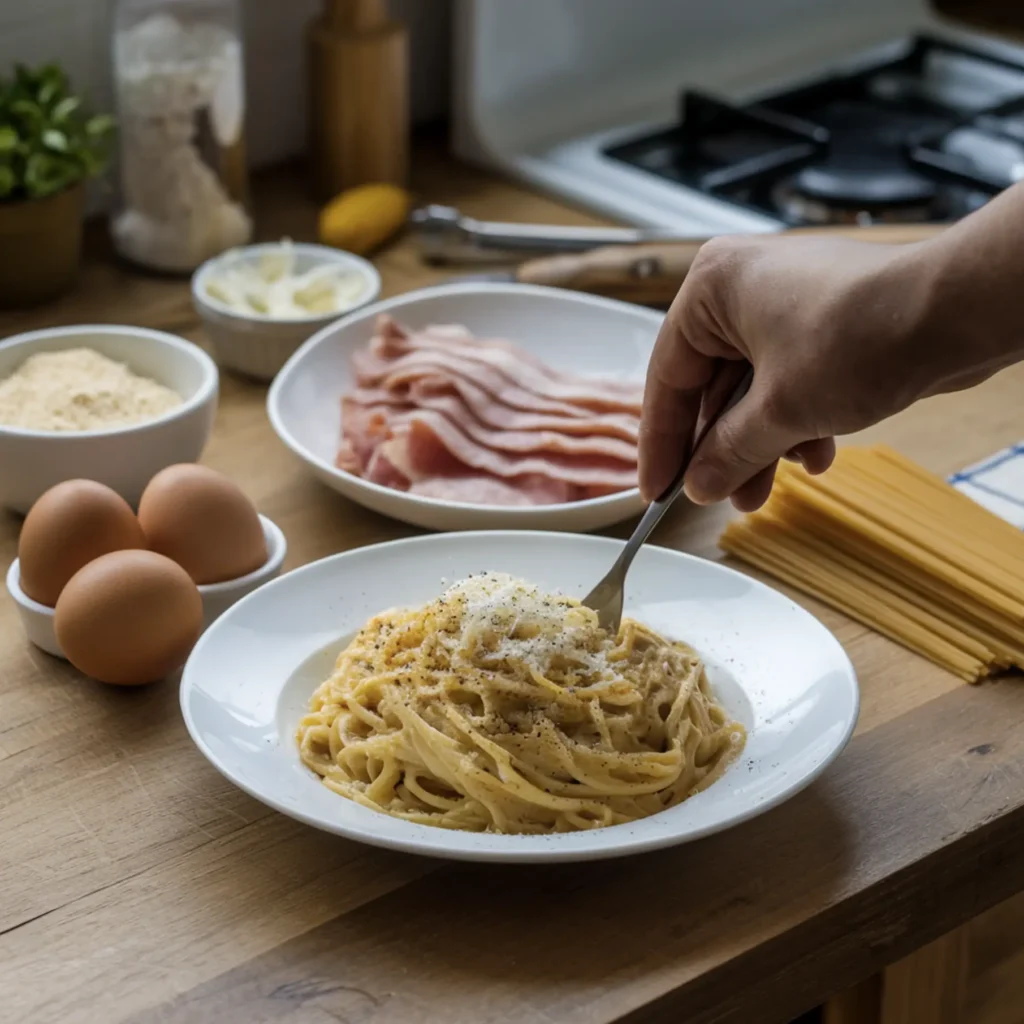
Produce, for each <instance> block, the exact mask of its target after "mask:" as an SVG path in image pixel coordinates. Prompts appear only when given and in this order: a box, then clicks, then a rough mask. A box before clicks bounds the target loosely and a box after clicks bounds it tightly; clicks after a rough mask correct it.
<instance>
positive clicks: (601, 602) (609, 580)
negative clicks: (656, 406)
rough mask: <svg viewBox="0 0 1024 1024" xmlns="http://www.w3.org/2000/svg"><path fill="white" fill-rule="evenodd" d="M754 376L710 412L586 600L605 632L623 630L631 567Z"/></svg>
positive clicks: (750, 374) (747, 377)
mask: <svg viewBox="0 0 1024 1024" xmlns="http://www.w3.org/2000/svg"><path fill="white" fill-rule="evenodd" d="M753 377H754V371H753V368H752V367H751V368H750V369H748V370H747V372H746V373H745V374H744V375H743V377H742V378H741V379H740V381H739V383H738V384H737V385H736V387H735V388H734V389H733V391H732V393H731V394H730V395H729V398H728V399H727V400H726V402H725V403H724V404H723V405H722V406H721V408H720V409H718V410H717V412H715V413H713V414H712V413H709V415H708V418H707V420H706V421H705V422H704V425H703V426H702V427H701V429H700V430H699V431H698V432H697V436H696V437H695V438H694V441H693V444H691V445H690V448H689V451H688V452H686V454H685V456H684V458H683V461H682V465H680V467H679V470H678V471H677V472H676V475H675V477H674V478H673V480H672V483H671V484H669V486H668V489H667V490H666V491H665V493H664V494H662V496H661V497H660V498H657V499H656V500H655V501H652V502H651V503H650V505H648V506H647V511H646V512H644V514H643V517H642V518H641V520H640V522H639V523H638V524H637V527H636V529H635V530H634V531H633V536H632V537H630V538H629V540H628V541H626V546H625V547H624V548H623V549H622V553H621V554H620V555H619V557H618V558H616V559H615V564H614V565H613V566H612V567H611V568H610V569H609V570H608V572H607V573H606V574H605V577H604V579H602V580H601V582H600V583H598V585H597V586H596V587H594V589H593V590H591V592H590V593H589V594H587V596H586V597H585V598H583V604H584V606H585V607H587V608H592V609H593V610H594V611H595V612H597V622H598V625H599V626H600V627H601V628H602V629H606V630H608V632H610V633H617V632H618V631H619V624H620V623H621V622H622V602H623V594H624V591H625V587H626V573H627V572H629V567H630V565H631V564H632V562H633V559H634V558H635V557H636V553H637V552H638V551H639V550H640V547H641V545H642V544H643V543H644V541H645V540H647V538H648V537H649V536H650V535H651V532H652V531H653V530H654V528H655V527H656V526H657V525H658V523H659V522H660V521H661V517H662V516H663V515H664V514H665V513H666V512H667V511H668V509H669V506H671V504H672V502H674V501H675V500H676V498H678V497H679V493H680V491H682V489H683V480H684V478H685V477H686V471H687V469H689V467H690V460H691V459H692V458H693V455H694V453H695V452H696V451H697V449H698V448H699V447H700V446H701V443H702V442H703V441H704V438H705V437H707V435H708V431H709V430H710V429H711V428H712V427H713V426H714V424H715V423H716V422H717V421H718V419H719V417H721V416H723V415H724V414H725V413H726V412H728V411H729V410H730V409H731V408H732V407H733V406H734V405H735V404H736V403H737V402H738V401H739V400H740V399H741V398H742V397H743V396H744V395H745V394H746V393H747V390H748V389H749V387H750V382H751V381H752V380H753Z"/></svg>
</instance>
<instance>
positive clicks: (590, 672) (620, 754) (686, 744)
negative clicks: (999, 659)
mask: <svg viewBox="0 0 1024 1024" xmlns="http://www.w3.org/2000/svg"><path fill="white" fill-rule="evenodd" d="M744 737H745V734H744V731H743V727H742V726H741V725H739V724H738V723H736V722H733V721H732V720H731V719H730V718H729V716H728V714H727V713H726V712H725V710H724V709H723V708H722V707H721V706H720V705H719V704H718V703H717V702H716V701H715V699H714V696H713V694H712V692H711V688H710V686H709V684H708V681H707V678H706V675H705V672H704V667H703V665H702V663H701V661H700V659H699V657H698V656H697V654H696V653H695V652H694V651H693V650H692V649H691V648H689V647H687V646H686V645H685V644H682V643H677V642H670V641H667V640H664V639H662V638H661V637H660V636H658V635H657V634H656V633H654V632H653V631H652V630H650V629H648V628H647V627H645V626H643V625H641V624H640V623H638V622H635V621H632V620H628V619H627V620H625V621H624V622H623V623H622V627H621V629H620V630H619V633H618V635H617V636H611V635H609V634H608V633H607V632H605V631H604V630H602V629H600V628H599V627H598V625H597V618H596V615H595V614H594V613H593V612H592V611H590V610H589V609H587V608H583V607H582V606H581V605H580V604H579V602H578V601H575V600H573V599H571V598H567V597H561V596H552V595H546V594H544V593H542V592H540V591H539V590H538V589H537V588H536V587H533V586H530V585H528V584H525V583H522V582H521V581H518V580H515V579H512V578H511V577H509V576H505V575H501V574H491V573H485V574H483V575H481V576H477V577H471V578H470V579H468V580H466V581H463V582H461V583H459V584H456V585H455V586H454V587H452V588H451V589H449V590H448V591H447V592H446V593H444V594H443V595H442V596H441V597H439V598H438V599H437V600H435V601H433V602H431V603H430V604H428V605H426V606H425V607H423V608H419V609H415V610H411V611H408V610H396V611H390V612H385V613H383V614H381V615H378V616H376V617H375V618H373V619H371V620H370V621H369V622H368V623H367V624H366V625H365V626H364V627H363V629H362V630H360V632H359V633H358V634H357V635H356V636H355V638H354V639H353V640H352V641H351V643H350V644H349V645H348V647H346V649H345V650H344V651H342V653H341V654H340V655H339V656H338V660H337V663H336V666H335V669H334V672H333V674H332V675H331V677H330V678H329V679H327V680H326V681H325V682H324V683H323V684H321V686H320V687H319V688H318V689H317V691H316V692H315V693H314V695H313V697H312V699H311V702H310V713H309V714H308V715H306V716H305V717H304V718H303V719H302V722H301V723H300V725H299V729H298V742H299V747H300V751H301V756H302V760H303V761H304V762H305V764H306V765H307V766H308V767H309V768H311V769H312V770H313V771H314V772H316V773H317V775H319V776H320V777H321V778H322V780H323V782H324V783H325V784H326V785H327V786H328V787H330V788H331V789H332V790H334V791H335V792H337V793H340V794H341V795H342V796H346V797H348V798H350V799H352V800H355V801H357V802H358V803H360V804H363V805H365V806H367V807H371V808H373V809H375V810H379V811H384V812H386V813H387V814H391V815H394V816H395V817H399V818H404V819H406V820H408V821H412V822H417V823H421V824H426V825H437V826H442V827H445V828H455V829H466V830H470V831H493V832H500V833H550V832H570V831H575V830H579V829H590V828H599V827H602V826H607V825H615V824H619V823H623V822H629V821H634V820H636V819H638V818H643V817H646V816H647V815H650V814H654V813H656V812H658V811H661V810H664V809H665V808H668V807H672V806H673V805H675V804H678V803H679V802H681V801H682V800H685V799H686V798H687V797H689V796H691V795H692V794H694V793H696V792H698V791H700V790H702V789H704V788H706V787H707V786H709V785H710V784H711V783H712V782H713V781H714V780H715V779H717V778H718V777H719V776H720V775H721V774H722V772H723V771H724V770H725V768H726V767H727V766H728V764H729V763H730V762H731V761H732V760H733V758H735V756H736V755H737V754H738V753H739V751H740V750H741V749H742V746H743V743H744Z"/></svg>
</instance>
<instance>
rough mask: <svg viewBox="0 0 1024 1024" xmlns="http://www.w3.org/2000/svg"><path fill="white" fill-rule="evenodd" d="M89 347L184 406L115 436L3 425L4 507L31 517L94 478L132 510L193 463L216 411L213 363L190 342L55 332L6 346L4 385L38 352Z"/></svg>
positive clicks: (1, 351) (103, 328) (142, 331)
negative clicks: (49, 495)
mask: <svg viewBox="0 0 1024 1024" xmlns="http://www.w3.org/2000/svg"><path fill="white" fill-rule="evenodd" d="M69 348H91V349H93V350H94V351H96V352H99V353H100V354H101V355H104V356H106V357H107V358H108V359H114V360H116V361H117V362H120V363H125V364H127V366H128V367H129V369H131V370H132V371H134V372H135V373H137V374H139V375H141V376H144V377H149V378H150V379H152V380H155V381H156V382H157V383H159V384H163V385H165V386H166V387H169V388H171V389H173V390H174V391H177V392H178V394H179V395H181V397H182V398H183V399H184V401H183V402H182V404H181V405H179V406H178V407H177V408H175V409H171V410H170V411H169V412H166V413H164V414H162V415H160V416H157V417H156V418H155V419H152V420H147V421H146V422H145V423H138V424H134V425H132V426H121V427H114V428H112V429H109V430H83V431H74V432H70V431H69V432H63V431H53V430H24V429H22V428H20V427H11V426H4V425H2V424H0V505H2V506H6V507H7V508H10V509H13V510H14V511H15V512H19V513H21V514H23V515H24V514H25V513H26V512H28V510H29V509H30V508H31V507H32V505H33V504H35V502H36V500H37V499H38V498H39V497H41V496H42V495H43V494H44V493H45V492H46V491H48V490H49V489H50V488H51V487H53V486H55V485H56V484H59V483H62V482H63V481H65V480H75V479H82V478H84V479H89V480H96V481H98V482H99V483H101V484H106V485H107V486H108V487H110V488H112V489H113V490H115V491H117V493H118V494H120V495H121V497H122V498H124V499H125V500H126V501H127V502H128V503H129V504H130V505H131V506H132V507H135V506H137V505H138V503H139V498H140V497H142V492H143V490H144V489H145V487H146V484H148V483H149V481H150V480H152V479H153V477H154V476H156V474H157V473H159V472H160V470H162V469H165V468H166V467H167V466H173V465H175V464H176V463H179V462H195V461H197V460H198V458H199V456H200V455H201V454H202V452H203V449H204V448H205V447H206V442H207V440H208V438H209V436H210V431H211V429H212V428H213V419H214V416H215V414H216V411H217V394H218V374H217V366H216V364H215V363H214V361H213V360H212V359H211V358H210V357H209V356H208V355H207V354H206V353H205V352H204V351H203V350H202V349H201V348H199V347H198V346H196V345H193V344H192V343H191V342H189V341H185V339H184V338H178V337H176V336H175V335H173V334H165V333H163V332H162V331H151V330H147V329H146V328H144V327H113V326H108V325H89V326H76V327H53V328H50V329H48V330H43V331H33V332H31V333H29V334H18V335H15V336H13V337H10V338H6V339H4V340H3V341H0V380H3V379H4V378H6V377H9V376H10V375H11V374H13V373H14V372H15V371H16V370H17V369H18V367H19V366H21V364H22V363H23V362H24V361H25V360H26V359H27V358H28V357H29V356H32V355H35V354H36V353H39V352H58V351H62V350H64V349H69Z"/></svg>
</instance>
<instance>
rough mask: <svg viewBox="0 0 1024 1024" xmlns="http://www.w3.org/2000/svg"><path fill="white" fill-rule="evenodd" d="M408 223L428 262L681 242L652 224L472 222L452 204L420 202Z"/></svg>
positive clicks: (520, 257) (485, 260)
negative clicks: (603, 225) (590, 225)
mask: <svg viewBox="0 0 1024 1024" xmlns="http://www.w3.org/2000/svg"><path fill="white" fill-rule="evenodd" d="M410 223H411V225H412V227H413V229H414V231H415V234H416V237H417V241H418V243H419V249H420V255H421V256H422V257H423V259H424V260H426V261H427V262H428V263H488V262H492V261H493V262H508V261H510V260H523V259H527V258H529V257H532V256H549V255H551V254H553V253H567V252H588V251H589V250H591V249H597V248H599V247H601V246H605V245H636V244H638V243H640V242H656V241H681V240H682V239H680V238H679V235H678V234H677V233H675V234H674V233H669V232H666V231H662V230H659V229H656V228H586V227H565V226H561V225H554V224H553V225H550V226H549V225H545V224H512V223H503V222H496V221H482V220H476V219H475V218H473V217H466V216H464V215H463V214H461V213H459V211H458V210H456V209H455V208H454V207H452V206H438V205H430V206H422V207H420V208H419V209H418V210H414V211H413V213H412V216H411V217H410Z"/></svg>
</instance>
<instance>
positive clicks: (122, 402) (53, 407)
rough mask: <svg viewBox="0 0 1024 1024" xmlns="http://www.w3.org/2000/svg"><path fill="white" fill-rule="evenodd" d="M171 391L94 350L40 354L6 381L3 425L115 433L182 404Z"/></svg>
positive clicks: (2, 384) (0, 412)
mask: <svg viewBox="0 0 1024 1024" xmlns="http://www.w3.org/2000/svg"><path fill="white" fill-rule="evenodd" d="M182 401H183V399H182V397H181V395H179V394H178V393H177V392H176V391H172V390H171V388H168V387H164V385H162V384H158V383H157V382H156V381H155V380H151V379H150V378H149V377H140V376H139V375H138V374H135V373H132V371H131V370H129V369H128V367H127V366H125V365H124V364H123V363H118V362H115V361H114V360H113V359H108V358H107V357H106V356H104V355H100V353H99V352H96V351H94V350H93V349H91V348H72V349H64V350H63V351H60V352H37V353H36V354H35V355H32V356H29V357H28V359H26V360H25V362H23V363H22V364H21V366H19V367H18V369H17V370H15V372H14V373H12V374H11V376H10V377H7V378H5V379H3V380H0V425H3V426H9V427H20V428H22V429H23V430H53V431H82V430H110V429H113V428H116V427H124V426H130V425H132V424H135V423H145V422H146V421H147V420H153V419H156V418H157V416H162V415H163V414H164V413H165V412H170V411H171V410H172V409H175V408H177V407H178V406H179V405H181V404H182Z"/></svg>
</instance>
